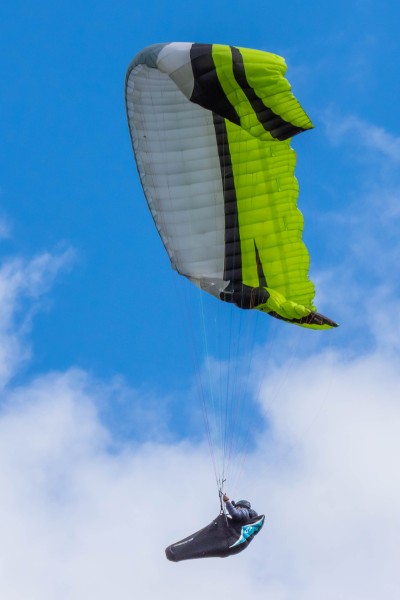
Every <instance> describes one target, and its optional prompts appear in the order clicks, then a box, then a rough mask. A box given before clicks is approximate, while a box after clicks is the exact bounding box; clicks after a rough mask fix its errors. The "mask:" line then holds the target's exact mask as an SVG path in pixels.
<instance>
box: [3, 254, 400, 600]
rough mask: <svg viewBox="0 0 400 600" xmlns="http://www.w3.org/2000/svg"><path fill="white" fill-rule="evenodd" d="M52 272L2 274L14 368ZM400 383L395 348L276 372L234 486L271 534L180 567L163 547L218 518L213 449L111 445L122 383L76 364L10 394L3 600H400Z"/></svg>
mask: <svg viewBox="0 0 400 600" xmlns="http://www.w3.org/2000/svg"><path fill="white" fill-rule="evenodd" d="M64 260H65V259H64ZM57 264H58V266H59V267H61V265H62V264H64V261H63V260H62V259H61V258H60V257H59V258H58V259H57V258H56V259H55V262H53V260H52V257H51V256H50V255H49V256H47V258H42V259H41V260H38V259H35V260H34V261H25V262H19V263H18V262H17V263H8V267H7V268H6V269H3V271H2V278H1V281H2V290H3V291H2V293H3V298H4V311H3V313H2V315H1V319H0V323H1V331H2V332H6V333H3V334H2V335H3V336H5V338H4V339H8V338H7V337H6V336H8V337H12V336H15V339H16V341H17V343H18V345H19V349H20V350H19V353H18V356H19V357H21V355H23V352H22V349H23V347H24V344H23V336H24V335H25V331H24V329H23V328H22V329H21V327H18V326H17V327H16V325H15V324H16V323H17V321H16V319H15V315H16V311H17V309H18V308H19V307H20V300H21V298H20V296H21V295H29V296H30V297H31V298H32V299H33V301H34V302H36V301H38V299H39V296H40V292H43V291H44V290H45V289H47V287H48V285H49V283H50V281H51V279H52V277H53V276H54V275H55V273H56V272H57V270H58V267H57ZM17 265H19V267H18V268H17ZM21 273H24V274H25V277H22V276H21ZM389 325H390V324H389V323H388V324H387V328H389ZM15 327H16V328H15ZM380 331H381V329H379V330H377V335H379V332H380ZM21 336H22V337H21ZM16 366H17V362H15V363H14V369H15V368H16ZM264 369H265V367H264ZM282 377H284V379H285V385H284V386H282V385H281V379H282ZM399 388H400V376H399V374H398V351H397V347H396V346H395V345H394V344H392V341H391V340H389V341H388V340H387V339H383V340H382V343H381V345H380V346H379V352H377V353H375V354H370V355H365V356H363V357H359V358H357V359H353V360H349V359H347V360H345V359H344V357H341V356H340V355H339V354H335V353H320V354H319V355H318V356H312V355H311V356H308V357H306V356H304V357H300V358H299V359H298V360H297V361H294V362H293V364H292V366H291V370H290V377H286V375H282V373H281V372H280V368H279V366H276V365H275V366H274V367H272V366H271V367H270V370H269V375H268V378H267V379H265V382H264V386H263V390H262V407H263V410H264V411H265V414H266V415H267V417H268V419H269V423H270V428H269V430H268V432H264V434H263V435H262V436H261V437H260V440H259V446H258V449H257V450H256V452H255V453H253V454H252V455H251V456H249V457H248V458H247V461H246V463H245V469H244V471H243V477H242V479H241V480H240V483H241V487H240V489H237V491H238V493H240V495H241V496H249V497H250V498H251V499H252V500H253V502H254V505H255V507H256V508H257V509H259V510H263V511H265V512H266V513H267V523H266V525H265V528H264V530H263V531H262V533H261V534H260V535H259V536H258V537H257V538H256V539H255V540H254V542H253V544H252V545H251V546H250V547H249V549H248V550H246V551H245V552H244V553H243V554H241V555H238V556H236V557H232V558H230V559H226V560H220V559H211V560H203V561H192V562H188V563H181V564H178V565H175V564H171V563H169V562H168V561H167V560H166V559H165V557H164V548H165V546H166V545H168V544H169V543H171V542H173V541H176V540H177V539H179V538H181V537H184V536H185V535H187V534H189V533H190V532H192V531H195V530H196V529H197V528H200V527H202V526H203V525H205V524H206V523H207V522H209V521H210V520H211V518H212V517H213V516H214V514H215V513H216V512H217V508H218V507H217V498H216V494H215V486H214V482H213V476H212V469H211V461H210V458H209V456H208V449H207V448H205V447H204V446H203V445H194V444H193V443H191V442H190V441H187V442H183V443H179V444H166V443H161V442H158V441H157V440H153V441H148V442H144V443H142V444H140V445H138V444H137V443H132V444H131V443H129V442H125V443H121V440H115V439H113V437H112V433H111V431H110V430H108V428H107V425H106V424H104V423H103V422H102V420H101V419H100V416H99V407H101V406H103V404H104V398H105V396H106V395H107V394H110V396H111V397H112V400H113V401H115V400H118V398H117V396H118V393H121V394H122V395H123V396H124V398H123V400H124V401H125V396H126V394H127V390H126V387H124V386H123V385H120V386H115V385H113V384H112V383H111V384H110V382H101V381H95V380H93V379H92V378H91V377H89V376H88V374H87V373H85V372H83V371H81V370H79V369H71V370H68V371H67V372H64V373H57V372H56V373H47V374H43V375H42V376H38V377H36V378H34V379H33V380H32V381H30V382H28V383H26V384H25V385H23V386H19V387H14V388H11V387H10V386H8V388H7V389H5V390H3V392H2V396H1V406H2V408H1V412H0V504H1V506H2V511H1V513H0V529H1V531H2V549H1V550H0V554H1V560H0V596H1V597H3V598H7V600H26V599H27V598H29V600H47V599H48V600H54V598H57V599H58V600H80V599H86V598H91V597H96V598H97V599H98V600H102V599H103V598H104V599H106V598H107V599H109V598H118V600H124V599H125V598H126V599H128V598H129V599H130V598H132V597H135V598H143V599H144V600H147V599H153V598H158V597H163V598H165V599H166V600H168V599H172V598H175V599H178V600H179V599H180V598H182V599H183V598H186V597H188V596H190V598H191V599H192V600H200V599H201V600H203V599H204V598H218V597H221V596H222V595H224V596H227V597H229V598H230V599H231V600H239V599H242V598H243V596H249V597H252V598H255V599H256V600H259V599H260V600H261V599H265V598H273V600H289V599H292V598H294V597H295V598H297V599H299V600H306V599H307V600H320V599H321V598H324V600H331V599H332V600H333V599H335V600H337V598H344V599H346V600H347V599H348V600H350V599H351V600H376V598H380V597H384V598H385V599H386V600H397V598H398V597H399V591H400V590H399V575H398V569H397V564H396V556H397V554H396V553H397V545H398V539H399V535H400V520H399V508H398V507H399V505H400V483H399V480H398V476H397V471H398V468H397V464H396V460H397V457H398V456H399V453H400V438H399V436H398V430H399V425H400V405H399V404H398V389H399ZM276 389H279V395H278V397H277V398H275V399H274V402H272V403H271V401H270V396H269V391H270V390H276ZM134 397H135V394H134V392H132V398H134ZM136 416H137V415H136ZM132 418H134V413H133V416H132ZM137 418H139V417H138V416H137ZM154 431H156V430H154ZM115 442H118V443H115ZM228 491H231V490H228Z"/></svg>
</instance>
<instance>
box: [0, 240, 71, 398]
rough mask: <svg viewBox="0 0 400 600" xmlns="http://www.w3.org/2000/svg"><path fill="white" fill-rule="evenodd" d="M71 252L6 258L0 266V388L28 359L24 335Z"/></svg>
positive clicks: (64, 266)
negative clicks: (26, 257) (29, 257)
mask: <svg viewBox="0 0 400 600" xmlns="http://www.w3.org/2000/svg"><path fill="white" fill-rule="evenodd" d="M73 257H74V252H73V251H72V250H71V249H66V250H63V251H61V252H59V253H57V254H50V253H43V254H40V255H38V256H36V257H34V258H31V259H25V258H9V259H8V260H6V261H5V262H3V264H2V265H1V267H0V389H1V388H2V387H3V386H4V385H6V384H7V382H8V381H9V380H10V378H11V377H12V376H13V375H14V373H15V371H16V369H17V368H18V367H19V366H20V364H21V362H23V361H24V360H26V359H27V358H29V354H30V350H29V346H28V345H27V344H25V343H24V342H25V335H26V334H27V333H28V332H29V329H30V327H31V320H32V316H33V314H34V313H35V311H36V310H37V309H38V307H39V306H40V303H41V299H42V298H43V295H44V294H45V293H46V292H47V291H48V290H49V288H50V286H51V285H52V284H53V282H54V279H55V277H56V276H57V274H58V273H59V272H60V271H61V270H63V269H65V268H66V267H67V266H69V265H70V264H71V262H72V260H73Z"/></svg>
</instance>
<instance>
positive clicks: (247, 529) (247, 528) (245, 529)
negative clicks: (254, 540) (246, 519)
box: [229, 519, 264, 548]
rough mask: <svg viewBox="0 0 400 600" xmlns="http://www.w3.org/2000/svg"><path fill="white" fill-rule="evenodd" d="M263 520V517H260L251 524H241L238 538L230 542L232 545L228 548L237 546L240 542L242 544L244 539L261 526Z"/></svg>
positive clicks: (253, 533)
mask: <svg viewBox="0 0 400 600" xmlns="http://www.w3.org/2000/svg"><path fill="white" fill-rule="evenodd" d="M263 522H264V519H260V520H259V521H256V522H255V523H252V524H251V525H243V527H242V531H241V532H240V538H239V539H238V540H237V541H236V542H235V543H234V544H232V546H229V548H233V547H234V546H239V545H240V544H243V543H244V542H245V541H246V540H248V539H249V538H250V537H252V536H253V535H255V534H256V533H257V532H258V531H259V530H260V529H261V527H262V526H263Z"/></svg>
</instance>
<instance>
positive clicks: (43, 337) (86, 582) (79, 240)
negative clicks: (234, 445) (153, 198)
mask: <svg viewBox="0 0 400 600" xmlns="http://www.w3.org/2000/svg"><path fill="white" fill-rule="evenodd" d="M399 13H400V10H399V8H398V7H397V5H396V3H394V2H385V1H383V2H381V3H379V5H378V4H377V3H376V2H372V1H368V0H365V1H361V0H359V1H354V2H352V3H348V2H341V1H337V2H334V3H331V2H328V3H321V2H314V1H311V2H307V3H304V2H300V1H295V0H291V1H288V2H285V3H284V4H279V3H270V2H268V1H264V2H261V1H259V0H257V1H254V2H251V3H248V4H244V3H239V2H236V1H230V2H227V1H226V0H221V1H220V2H218V3H212V2H202V3H200V4H198V5H193V4H188V3H187V2H181V1H178V2H174V3H163V2H155V3H152V4H151V5H149V4H145V3H141V4H138V3H133V2H131V3H128V2H114V3H107V2H102V1H100V2H96V3H94V2H92V1H91V0H90V1H88V2H85V3H80V2H74V1H72V2H68V3H67V2H56V3H54V2H47V1H43V2H41V3H40V4H39V5H38V4H37V3H33V2H27V1H25V2H21V1H18V0H16V1H15V2H13V3H6V4H4V3H3V4H2V6H1V8H0V23H1V28H2V33H1V36H0V45H1V65H2V77H3V86H2V90H1V92H0V94H1V95H0V98H1V106H2V110H1V125H0V127H1V130H0V136H1V140H2V144H1V146H2V152H1V172H0V203H1V208H0V246H1V261H2V262H1V269H0V300H1V302H0V340H1V350H0V359H1V366H0V384H1V407H2V409H1V412H0V428H1V431H2V435H1V436H0V445H1V446H2V452H1V453H0V454H2V456H3V458H2V459H1V460H0V480H1V482H2V483H1V486H0V487H1V488H2V489H3V490H6V491H4V492H2V493H3V498H2V501H3V502H4V505H5V506H6V507H7V510H8V511H9V512H8V513H7V510H6V513H7V514H8V516H9V517H10V519H11V520H10V519H9V524H8V525H7V527H6V530H7V539H9V540H10V552H9V555H8V556H7V557H3V558H4V561H5V562H4V565H5V566H4V569H5V572H4V577H2V578H1V577H0V581H1V580H2V579H3V583H1V582H0V591H2V594H1V595H2V596H4V597H8V598H16V599H18V600H19V599H21V600H22V599H24V600H25V599H26V598H27V597H28V596H27V595H26V594H27V591H26V589H24V584H23V583H22V579H23V576H24V577H25V578H26V581H27V582H28V583H27V584H26V585H28V584H29V586H30V587H29V588H27V589H30V592H31V596H30V597H32V598H36V597H37V598H41V600H47V598H49V599H50V598H54V597H58V598H68V599H69V598H73V599H74V600H75V599H80V598H87V597H89V596H90V593H94V592H95V593H96V597H98V598H103V597H104V598H106V597H110V595H107V594H112V593H113V594H117V595H116V596H115V597H119V598H121V599H122V598H128V597H132V594H135V593H136V594H137V593H138V591H139V592H140V593H141V597H143V598H154V597H157V594H158V595H160V593H161V592H160V590H163V593H164V595H165V597H166V598H169V597H172V594H173V593H174V589H175V588H176V584H177V581H180V582H181V585H182V590H183V591H182V594H183V593H184V591H185V590H188V589H190V586H191V584H192V582H193V580H194V578H196V580H197V578H198V570H201V571H202V572H204V573H205V574H207V577H209V579H210V582H212V584H213V586H214V587H212V588H211V587H210V588H207V584H206V582H204V583H202V584H201V586H200V587H199V589H198V590H196V591H194V592H192V594H193V593H194V594H195V595H194V596H193V595H192V598H194V600H196V598H198V597H199V598H200V597H203V594H206V593H210V589H213V590H216V591H218V590H219V589H220V590H221V593H222V590H224V593H225V591H226V589H228V591H230V592H231V593H230V596H231V598H232V599H233V600H235V599H236V598H239V597H240V593H241V590H247V591H248V590H249V589H250V588H251V590H252V592H253V596H254V597H255V598H265V597H268V598H271V599H272V600H281V599H286V598H292V597H294V595H296V597H297V598H299V599H300V600H302V598H308V600H310V599H311V600H313V599H314V598H321V597H324V599H325V600H330V598H331V597H332V598H337V597H342V598H345V599H346V600H347V598H348V599H350V598H352V599H357V600H370V599H371V600H373V599H375V598H377V597H379V594H380V593H381V592H382V587H380V585H381V586H382V585H384V586H385V587H384V592H385V594H383V593H382V597H383V595H385V598H387V599H389V600H392V599H393V600H397V598H398V597H399V594H398V592H399V580H398V574H397V573H396V570H395V568H394V565H392V559H391V556H392V555H391V554H390V552H388V550H387V549H389V550H390V549H392V548H393V549H394V551H396V550H395V539H396V535H398V533H400V532H399V528H398V502H397V505H396V500H400V490H399V489H398V483H396V481H394V478H395V477H396V473H395V470H394V466H393V464H394V463H393V458H394V457H395V456H396V455H398V452H399V451H400V448H399V446H398V443H397V442H396V440H397V437H398V434H397V432H398V428H397V429H396V426H395V425H396V424H397V425H399V424H400V409H399V407H398V389H399V383H400V382H399V378H398V375H397V368H398V359H399V353H400V347H399V341H398V340H399V336H398V334H399V333H400V331H399V329H400V328H399V324H398V322H397V317H396V315H397V314H398V313H399V301H398V295H399V283H398V281H399V252H400V245H399V241H398V239H399V238H398V228H399V221H400V210H399V183H400V182H399V174H398V173H399V169H398V167H399V163H400V127H399V119H398V106H397V105H398V102H397V98H398V96H399V93H400V90H399V85H400V78H399V77H398V73H397V68H396V65H397V63H398V62H399V58H400V48H399V44H400V42H399V36H398V22H399V17H400V14H399ZM164 41H198V42H219V43H228V44H234V45H240V46H248V47H254V48H260V49H264V50H268V51H271V52H275V53H277V54H281V55H283V56H285V58H286V61H287V64H288V72H287V76H288V79H289V81H290V82H291V84H292V87H293V91H294V93H295V94H296V96H297V97H298V98H299V100H300V101H301V103H302V105H303V106H304V108H305V110H306V111H307V113H308V114H309V115H310V117H311V119H312V121H313V122H314V125H315V129H314V130H313V131H311V132H307V133H305V134H303V135H301V136H298V137H297V138H296V139H295V140H294V141H293V146H294V148H295V149H296V152H297V155H298V166H297V170H296V175H297V177H298V179H299V184H300V197H299V206H300V208H301V211H302V212H303V214H304V217H305V231H304V239H305V241H306V243H307V246H308V248H309V250H310V254H311V278H312V279H313V281H315V282H316V285H317V297H316V300H317V305H318V308H319V309H320V311H321V312H323V313H325V314H327V315H329V316H330V317H332V318H334V319H336V320H337V321H338V322H339V323H340V328H339V329H338V330H335V331H333V332H330V333H327V334H326V335H325V334H318V333H316V334H314V332H304V331H301V330H299V329H297V328H294V327H286V326H285V329H284V330H283V329H282V333H280V332H279V335H277V333H276V324H274V323H271V322H270V321H271V320H270V319H268V318H267V317H264V318H261V319H259V320H257V332H256V334H255V338H254V348H255V349H256V351H257V352H256V356H255V358H254V364H253V366H254V368H257V369H258V373H259V375H258V377H259V381H260V386H261V387H260V390H261V396H260V402H259V407H258V409H257V414H262V415H263V416H264V418H265V420H266V421H267V422H268V423H269V427H268V431H267V433H266V434H265V435H264V436H263V435H262V434H260V436H259V438H258V451H257V453H256V455H255V456H254V464H252V465H251V466H249V467H248V470H249V473H247V480H246V485H250V491H251V493H252V494H253V497H255V498H256V499H257V501H258V504H259V505H260V504H266V506H265V509H263V510H265V511H266V512H268V514H269V515H270V520H271V524H270V525H269V527H270V529H269V530H268V533H267V531H265V533H264V532H263V536H264V537H263V538H261V535H260V536H259V538H261V539H260V540H259V539H258V538H257V540H255V542H254V545H253V546H251V548H249V550H248V551H247V552H246V553H244V555H243V560H242V562H238V560H239V559H238V558H237V559H235V563H234V564H235V574H234V577H233V578H232V576H231V575H232V573H231V572H230V570H229V568H230V567H229V564H226V562H224V565H223V567H221V566H220V565H215V564H214V563H207V566H205V565H198V566H197V567H195V566H193V565H190V566H188V567H187V568H186V567H185V570H184V571H180V573H181V574H182V575H180V576H182V579H181V580H179V579H177V577H178V576H177V574H176V573H177V571H176V570H175V571H174V572H172V571H171V570H170V565H168V564H166V565H164V562H166V561H165V560H164V558H163V556H162V548H163V547H164V546H165V545H166V544H167V543H170V542H171V541H173V540H174V539H175V538H178V537H184V535H186V534H187V533H189V532H190V531H191V530H194V529H195V528H196V526H202V525H204V524H205V523H206V522H207V520H208V519H209V518H211V516H212V515H213V512H212V511H213V510H214V508H215V501H214V500H215V499H213V498H211V494H213V493H214V491H213V489H212V487H211V485H210V484H209V480H210V461H209V457H208V455H207V449H206V448H204V447H203V446H202V445H201V442H200V441H199V440H201V436H202V432H201V429H200V428H199V427H198V423H199V420H198V417H199V409H198V408H197V407H196V406H195V400H194V399H193V398H194V392H193V385H194V384H193V371H192V369H191V362H190V360H189V358H188V351H187V346H186V344H185V343H184V341H183V338H184V332H183V329H182V327H183V325H182V319H181V310H180V306H181V305H180V299H179V298H180V295H179V294H180V291H179V287H180V284H178V283H177V281H176V280H177V277H178V276H177V275H176V274H175V273H173V271H172V270H171V269H170V267H169V261H168V257H167V255H166V253H165V251H164V248H163V247H162V244H161V242H160V240H159V237H158V234H157V232H156V230H155V228H154V224H153V221H152V218H151V216H150V214H149V211H148V209H147V205H146V202H145V200H144V196H143V193H142V190H141V187H140V183H139V179H138V176H137V172H136V167H135V164H134V159H133V153H132V149H131V144H130V139H129V134H128V128H127V123H126V116H125V107H124V78H125V72H126V69H127V66H128V64H129V62H130V61H131V60H132V58H133V57H134V55H135V54H136V53H137V52H138V51H139V50H140V49H142V48H143V47H144V46H146V45H149V44H152V43H156V42H164ZM188 293H189V294H192V292H191V291H188ZM190 297H191V296H190ZM261 317H263V316H262V315H261ZM268 336H273V338H274V352H276V357H277V360H274V356H271V354H270V353H269V347H268V346H267V344H268V340H269V339H271V337H268ZM276 337H278V341H276ZM288 347H291V348H292V347H294V348H295V349H296V350H295V352H294V353H293V357H292V362H291V365H290V371H289V370H288V368H287V367H286V365H285V364H284V362H283V358H282V357H283V356H285V349H287V348H288ZM215 358H221V357H218V356H217V357H215ZM271 390H273V393H271ZM189 397H190V400H191V401H193V404H191V403H188V402H187V399H188V398H189ZM183 406H184V407H185V408H184V410H182V407H183ZM254 410H255V409H254ZM254 414H256V413H254ZM40 432H41V433H42V435H39V433H40ZM338 440H340V441H341V443H340V444H339V446H340V448H338ZM188 471H189V472H190V474H191V476H189V475H188ZM260 473H262V477H259V474H260ZM328 475H329V476H328ZM249 482H251V483H250V484H249ZM373 482H377V485H373ZM144 489H145V490H146V492H147V494H148V498H147V499H146V504H149V506H150V508H152V509H153V510H156V509H157V508H158V503H159V502H162V503H164V504H165V506H166V507H167V508H168V510H170V511H171V514H178V513H179V515H180V518H181V519H182V522H181V524H180V526H179V527H175V528H174V527H173V526H172V524H171V523H169V524H168V526H167V525H165V526H163V528H162V530H160V528H159V527H155V526H154V528H152V526H151V525H149V526H148V527H149V528H150V530H151V532H152V539H153V540H154V543H153V544H152V545H150V543H148V542H147V541H146V542H143V543H144V547H145V548H146V550H145V552H144V555H143V556H146V557H147V560H145V559H144V558H143V556H141V557H137V558H135V561H136V562H135V566H134V569H133V572H134V573H136V579H135V578H134V577H133V576H132V574H131V571H130V569H131V568H132V562H133V558H132V557H133V556H135V547H134V545H133V540H134V537H135V536H134V532H135V531H136V528H137V527H138V526H140V522H141V521H140V519H141V514H140V512H137V511H136V508H135V506H132V502H131V499H132V497H135V495H137V494H138V493H140V494H143V490H144ZM239 490H240V491H241V492H242V494H241V495H243V494H245V493H246V490H243V489H241V488H240V487H238V491H239ZM177 497H178V498H179V500H180V502H179V503H178V504H179V506H178V504H177V502H176V498H177ZM174 498H175V501H174ZM344 498H346V499H347V504H346V503H345V502H344ZM356 506H358V507H360V506H363V507H364V510H363V511H362V512H361V514H357V511H356V510H355V507H356ZM182 507H183V508H182ZM186 507H190V509H191V510H192V509H193V510H194V512H195V514H196V518H194V517H193V514H190V511H189V510H188V511H186V510H185V509H186ZM183 513H185V514H183ZM186 513H187V514H186ZM311 514H312V517H311ZM304 515H306V516H304ZM335 517H336V519H337V520H335ZM371 520H374V521H376V522H377V523H376V524H374V525H373V526H371V525H370V523H371ZM10 523H11V525H10ZM14 523H20V526H15V527H14V528H13V527H12V524H14ZM67 523H69V525H68V527H67V525H66V524H67ZM396 523H397V525H396ZM341 524H343V528H342V527H341ZM344 525H346V527H344ZM146 527H147V526H146ZM71 531H72V534H73V535H72V536H70V535H69V533H70V532H71ZM349 532H352V535H350V534H349ZM37 537H40V539H41V542H40V544H39V546H40V547H39V549H38V550H37V556H38V559H37V561H36V562H35V561H34V562H33V563H31V564H29V567H28V566H26V567H23V566H21V561H20V560H19V557H20V556H21V555H22V556H25V553H26V557H27V560H28V558H29V556H30V553H31V552H33V551H34V548H35V540H36V539H37ZM99 538H101V539H100V541H99ZM328 538H329V539H330V540H331V541H332V544H331V547H330V548H328V545H327V544H326V539H328ZM305 539H306V540H307V542H305V541H304V540H305ZM11 540H12V541H11ZM257 543H258V544H259V546H258V547H259V550H261V549H262V552H260V553H258V554H257V553H256V550H254V553H253V554H250V552H251V551H253V548H256V544H257ZM105 546H107V549H108V550H105V549H104V550H102V548H105ZM345 547H347V548H348V550H345ZM160 548H161V553H160ZM366 548H367V549H370V553H369V554H368V553H367V552H366ZM379 549H380V552H378V550H379ZM384 549H385V550H384ZM317 550H318V551H317ZM136 552H137V549H136ZM387 552H388V554H386V553H387ZM146 553H147V554H146ZM261 555H262V556H261ZM74 557H76V559H75V558H74ZM263 557H264V562H263V560H262V558H263ZM78 558H79V560H78ZM372 558H373V559H374V560H377V561H378V566H379V568H380V569H381V573H384V577H383V579H384V580H385V583H384V584H382V583H381V582H379V581H378V578H377V577H376V578H375V576H374V574H373V573H372V572H371V571H372V569H370V565H371V562H372ZM267 559H268V560H267ZM384 559H385V560H384ZM346 560H347V561H348V564H351V566H352V569H353V571H352V573H350V569H349V570H347V569H346V568H345V566H344V562H346ZM141 561H142V562H141ZM163 561H164V562H163ZM228 562H229V561H228ZM61 563H62V564H63V567H62V569H61V566H60V565H61ZM266 563H267V564H266ZM99 565H100V571H101V575H98V577H97V578H96V576H95V573H98V568H99ZM313 565H314V566H313ZM252 566H254V567H256V568H257V569H258V573H259V577H258V579H257V581H253V580H251V577H250V575H251V572H252ZM7 569H8V571H7ZM10 569H11V571H10ZM25 569H26V572H25ZM60 569H61V571H60ZM107 569H108V577H106V576H105V575H103V573H105V572H106V571H107ZM196 569H197V570H196ZM335 569H336V571H335ZM49 570H50V571H51V572H52V573H53V574H52V575H51V577H50V581H47V582H46V579H45V575H44V574H45V572H46V571H49ZM147 570H148V572H149V573H150V577H151V575H154V573H157V576H154V577H153V578H152V580H151V584H150V583H149V580H148V579H146V578H145V577H144V574H146V573H147ZM378 571H379V569H378ZM6 572H9V573H13V574H14V576H12V575H7V576H6ZM332 572H338V573H339V577H338V579H337V580H336V581H333V580H332V577H331V575H330V573H332ZM54 573H56V575H55V574H54ZM366 573H367V574H369V575H367V576H366ZM15 574H18V575H17V576H16V575H15ZM57 574H58V575H60V577H58V575H57ZM381 581H382V580H381ZM224 582H225V585H227V586H228V588H226V587H224V586H223V583H224ZM219 585H221V588H219V587H218V586H219ZM2 586H3V589H2ZM210 586H211V583H210ZM230 586H232V587H230ZM249 586H250V588H249ZM32 590H33V591H32ZM88 590H90V592H88ZM88 594H89V596H88ZM101 594H103V595H101ZM265 594H267V595H265ZM330 594H332V596H331V595H330ZM175 597H176V596H175ZM182 597H184V596H183V595H182ZM210 597H211V596H210Z"/></svg>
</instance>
